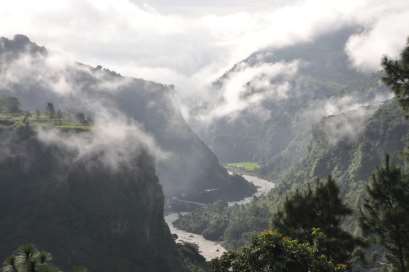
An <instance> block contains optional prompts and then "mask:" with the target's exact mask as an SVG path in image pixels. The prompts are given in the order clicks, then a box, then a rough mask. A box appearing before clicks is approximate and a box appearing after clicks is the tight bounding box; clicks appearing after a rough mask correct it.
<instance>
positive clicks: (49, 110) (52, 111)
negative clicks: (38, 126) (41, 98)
mask: <svg viewBox="0 0 409 272" xmlns="http://www.w3.org/2000/svg"><path fill="white" fill-rule="evenodd" d="M46 110H47V113H48V116H49V117H50V118H54V117H55V108H54V104H53V103H51V102H48V103H47V109H46Z"/></svg>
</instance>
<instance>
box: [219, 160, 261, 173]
mask: <svg viewBox="0 0 409 272" xmlns="http://www.w3.org/2000/svg"><path fill="white" fill-rule="evenodd" d="M225 167H226V168H227V169H232V170H237V169H238V170H244V171H246V172H258V171H260V169H261V167H260V165H259V164H258V163H257V162H234V163H227V164H225Z"/></svg>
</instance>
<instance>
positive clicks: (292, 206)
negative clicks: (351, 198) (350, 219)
mask: <svg viewBox="0 0 409 272" xmlns="http://www.w3.org/2000/svg"><path fill="white" fill-rule="evenodd" d="M351 214H352V210H351V209H350V208H348V207H347V206H346V205H345V204H344V203H343V202H342V200H341V198H340V192H339V188H338V186H337V184H336V183H335V181H334V180H333V179H332V177H328V179H327V181H326V182H325V183H322V182H320V181H319V180H317V185H316V188H315V190H312V189H311V188H310V187H308V189H307V191H306V192H305V193H300V192H299V191H296V193H295V194H294V195H293V196H292V197H291V198H287V199H286V201H285V203H284V207H283V210H282V211H280V212H278V213H277V215H276V216H275V217H274V219H273V226H274V227H275V228H277V229H278V230H279V231H280V232H281V233H283V234H284V235H288V236H290V237H292V238H294V239H298V240H301V241H308V242H310V243H312V242H313V236H312V230H313V229H314V228H319V229H320V230H321V231H322V232H323V233H324V234H325V236H326V237H327V238H328V239H326V240H325V241H323V242H322V243H321V244H320V250H321V251H322V252H324V253H325V254H326V255H327V256H329V257H331V258H332V259H334V260H335V261H336V262H339V263H347V262H348V261H349V260H350V258H351V255H352V252H353V250H354V249H355V247H357V246H358V245H362V243H361V241H360V240H358V239H356V238H354V237H353V236H352V235H351V234H349V233H348V232H346V231H344V230H343V229H342V228H341V223H342V221H343V220H344V219H345V217H347V216H350V215H351Z"/></svg>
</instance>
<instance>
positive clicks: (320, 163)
mask: <svg viewBox="0 0 409 272" xmlns="http://www.w3.org/2000/svg"><path fill="white" fill-rule="evenodd" d="M360 110H365V111H366V110H370V111H374V113H373V115H372V116H371V117H370V118H369V119H368V120H367V121H365V122H364V124H363V127H362V129H361V130H360V132H359V134H358V135H357V136H356V137H354V138H349V137H344V138H340V139H337V141H334V138H333V134H331V130H329V129H328V127H334V126H335V127H338V128H342V127H343V126H345V125H346V124H348V122H349V120H350V119H351V118H354V116H356V113H355V112H346V113H343V114H339V115H334V116H330V117H326V118H323V119H322V120H321V122H319V124H317V125H316V126H314V128H313V135H314V137H313V138H312V140H311V141H310V143H309V144H308V147H307V152H306V154H305V156H304V158H303V159H302V160H301V162H299V163H297V164H295V165H294V166H292V167H291V166H289V167H288V169H287V170H286V171H284V173H285V174H283V175H282V178H281V180H280V183H278V184H277V187H276V188H275V189H273V190H272V191H271V192H270V193H269V194H268V195H266V196H265V197H260V198H258V199H256V200H255V201H253V202H251V203H249V204H247V205H244V206H236V207H228V206H227V205H223V204H221V203H216V204H213V205H211V206H209V207H207V208H202V209H200V210H196V211H195V212H194V213H192V215H188V216H184V217H181V219H180V220H179V221H177V222H176V224H177V226H178V227H179V228H182V229H185V230H188V231H191V232H195V233H203V234H208V233H211V235H207V237H209V238H211V237H217V239H219V240H223V241H224V244H225V246H227V247H228V248H238V247H240V246H242V245H245V244H246V243H248V242H249V241H250V239H251V237H252V236H253V235H254V234H256V233H257V232H260V231H263V230H265V229H267V228H269V227H271V222H272V220H271V219H272V217H273V216H274V215H275V213H276V212H277V209H279V208H280V207H281V204H282V203H283V201H284V200H285V197H286V195H287V194H291V193H292V192H294V191H295V190H300V191H303V190H305V189H306V188H308V187H307V185H308V184H310V185H311V186H314V184H315V181H316V179H317V178H325V177H326V176H328V175H332V176H333V177H334V179H335V180H336V182H337V183H338V185H339V187H340V189H341V195H342V198H343V200H344V201H345V202H346V203H347V204H348V206H349V207H351V208H353V209H354V210H355V211H357V209H358V207H359V206H360V204H361V201H362V197H363V196H364V192H365V186H366V185H367V184H368V180H369V178H370V176H371V175H372V173H373V172H374V171H375V170H376V168H377V167H378V166H379V165H381V163H382V162H383V160H384V158H385V155H386V154H390V155H391V156H392V158H394V159H395V161H399V160H397V159H398V158H399V157H400V156H401V155H402V154H401V151H402V150H403V149H404V147H405V146H406V139H407V135H408V133H409V123H408V122H407V120H406V119H405V117H404V115H403V114H402V111H401V109H400V107H399V105H398V103H397V101H395V100H394V99H393V100H390V101H387V102H385V103H383V104H382V105H380V106H379V109H375V110H374V109H373V108H371V107H369V108H367V107H366V108H363V109H360ZM356 215H357V213H355V215H354V216H353V217H351V218H349V219H348V220H347V221H346V222H344V223H343V224H344V227H345V228H346V229H348V230H349V231H351V232H354V233H355V234H359V230H358V228H357V220H356Z"/></svg>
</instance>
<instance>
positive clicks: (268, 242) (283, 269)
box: [210, 229, 348, 272]
mask: <svg viewBox="0 0 409 272" xmlns="http://www.w3.org/2000/svg"><path fill="white" fill-rule="evenodd" d="M311 236H312V237H313V242H312V243H309V242H304V241H299V240H297V239H292V238H289V237H287V236H284V235H282V234H280V233H279V232H277V231H268V232H264V233H261V234H259V235H257V236H256V237H255V238H254V239H253V241H252V243H251V244H250V245H249V246H247V247H244V248H241V249H240V250H238V251H236V252H234V251H230V252H227V253H225V254H224V255H223V256H222V257H220V258H219V259H214V260H212V261H211V263H210V265H211V268H212V271H213V272H259V271H270V272H287V271H288V272H344V271H347V269H348V267H347V266H346V265H344V264H338V263H336V262H334V261H333V260H332V259H331V258H330V257H328V256H326V255H325V253H323V252H322V251H321V250H320V247H319V244H320V243H321V241H322V240H327V237H326V236H325V235H324V234H323V233H322V232H321V231H320V230H319V229H314V230H312V233H311Z"/></svg>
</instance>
